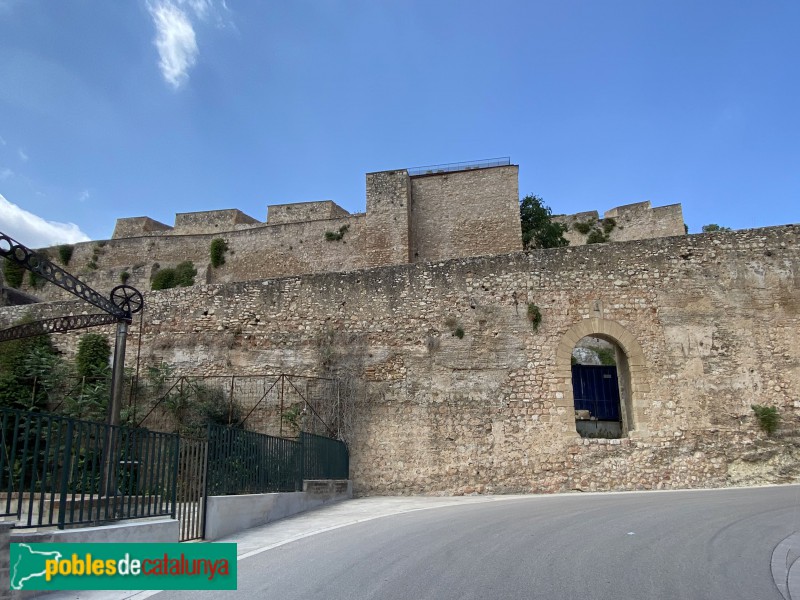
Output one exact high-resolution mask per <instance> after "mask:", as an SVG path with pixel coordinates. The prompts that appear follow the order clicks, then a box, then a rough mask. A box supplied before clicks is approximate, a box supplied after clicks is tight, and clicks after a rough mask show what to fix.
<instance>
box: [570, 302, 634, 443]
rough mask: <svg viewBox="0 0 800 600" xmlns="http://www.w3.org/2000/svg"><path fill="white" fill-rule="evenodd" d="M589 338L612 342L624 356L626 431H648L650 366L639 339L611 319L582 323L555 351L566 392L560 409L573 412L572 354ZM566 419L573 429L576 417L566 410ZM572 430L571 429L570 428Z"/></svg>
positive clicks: (584, 321)
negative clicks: (645, 397) (648, 374)
mask: <svg viewBox="0 0 800 600" xmlns="http://www.w3.org/2000/svg"><path fill="white" fill-rule="evenodd" d="M587 335H591V336H594V337H599V338H603V339H606V340H608V341H610V342H613V343H614V344H616V345H617V346H619V348H620V349H621V350H622V352H623V353H624V354H625V358H626V361H627V364H626V365H624V369H625V370H626V372H625V373H624V374H623V373H620V377H626V378H627V379H628V381H627V382H626V384H627V386H628V388H629V389H628V391H627V393H628V394H629V399H628V400H627V405H626V406H625V407H624V408H623V410H624V411H626V413H627V414H626V419H627V430H628V432H630V431H639V432H644V431H647V429H648V427H647V423H646V422H645V415H644V408H645V399H644V393H645V392H646V391H648V390H649V386H648V383H647V369H646V366H647V362H646V360H645V356H644V352H643V351H642V347H641V345H640V344H639V342H637V341H636V338H635V337H633V335H632V334H631V333H630V332H629V331H628V330H627V329H625V328H624V327H623V326H622V325H620V324H619V323H617V322H616V321H610V320H608V319H598V318H593V319H583V320H581V321H578V322H577V323H575V324H574V325H572V327H570V328H569V329H568V330H567V331H566V332H565V333H564V335H562V336H561V341H560V342H559V344H558V348H557V350H556V375H557V377H558V378H559V379H560V380H561V381H560V386H559V387H560V388H561V389H563V390H564V393H563V399H562V401H561V403H560V404H561V405H562V406H564V407H566V408H568V409H571V408H573V407H574V405H575V404H574V397H573V395H572V350H573V348H575V345H576V344H577V343H578V342H579V341H580V340H581V339H582V338H584V337H586V336H587ZM566 414H567V417H566V418H567V419H568V420H570V421H571V423H570V425H571V426H572V427H574V415H573V413H572V411H571V410H567V412H566ZM567 429H568V430H569V428H567Z"/></svg>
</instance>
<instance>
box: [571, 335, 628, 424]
mask: <svg viewBox="0 0 800 600" xmlns="http://www.w3.org/2000/svg"><path fill="white" fill-rule="evenodd" d="M620 363H621V364H620ZM626 364H627V363H626V361H625V360H624V353H623V352H622V350H621V349H620V348H619V346H617V344H615V343H614V342H611V341H608V340H605V339H602V338H600V337H594V336H586V337H584V338H582V339H581V340H580V341H579V342H578V343H577V344H576V345H575V348H573V350H572V395H573V401H574V406H575V429H576V430H577V432H578V434H580V436H581V437H586V438H606V439H616V438H620V437H622V435H623V433H624V432H625V426H624V419H623V414H624V410H623V409H624V403H623V402H622V396H623V388H624V386H621V385H620V381H624V380H625V378H624V377H622V376H620V373H619V371H618V369H619V368H620V367H624V366H625V365H626Z"/></svg>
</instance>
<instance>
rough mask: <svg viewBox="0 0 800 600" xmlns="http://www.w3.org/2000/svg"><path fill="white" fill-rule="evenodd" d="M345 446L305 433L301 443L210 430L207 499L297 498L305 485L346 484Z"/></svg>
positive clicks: (241, 431) (225, 429)
mask: <svg viewBox="0 0 800 600" xmlns="http://www.w3.org/2000/svg"><path fill="white" fill-rule="evenodd" d="M348 470H349V457H348V454H347V446H346V445H345V444H344V442H341V441H338V440H333V439H330V438H326V437H322V436H318V435H313V434H309V433H303V434H301V436H300V440H299V441H294V440H287V439H284V438H278V437H273V436H270V435H264V434H261V433H254V432H252V431H245V430H244V429H236V428H232V427H220V426H216V425H210V426H209V428H208V484H207V485H208V495H209V496H216V495H231V494H260V493H265V492H294V491H300V490H302V489H303V480H304V479H347V477H348Z"/></svg>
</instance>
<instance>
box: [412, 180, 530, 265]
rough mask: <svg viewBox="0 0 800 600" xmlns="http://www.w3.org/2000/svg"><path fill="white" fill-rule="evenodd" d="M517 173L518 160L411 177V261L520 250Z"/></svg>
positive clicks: (520, 235)
mask: <svg viewBox="0 0 800 600" xmlns="http://www.w3.org/2000/svg"><path fill="white" fill-rule="evenodd" d="M518 177H519V167H517V166H516V165H510V166H505V167H493V168H489V169H474V170H467V171H456V172H452V173H444V174H432V175H419V176H416V177H412V178H411V196H412V204H411V236H412V248H411V259H412V261H413V262H426V261H437V260H446V259H449V258H460V257H463V256H481V255H484V254H500V253H505V252H517V251H519V250H521V249H522V234H521V230H520V225H519V184H518Z"/></svg>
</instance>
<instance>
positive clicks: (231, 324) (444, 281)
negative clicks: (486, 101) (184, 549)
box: [0, 226, 800, 494]
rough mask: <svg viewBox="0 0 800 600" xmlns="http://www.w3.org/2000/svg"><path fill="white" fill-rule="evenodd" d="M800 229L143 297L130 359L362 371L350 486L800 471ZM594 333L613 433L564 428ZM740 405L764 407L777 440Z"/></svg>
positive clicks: (659, 481)
mask: <svg viewBox="0 0 800 600" xmlns="http://www.w3.org/2000/svg"><path fill="white" fill-rule="evenodd" d="M798 242H800V227H798V226H784V227H773V228H767V229H757V230H748V231H739V232H732V233H715V234H703V235H690V236H680V237H670V238H663V239H655V240H645V241H637V242H627V243H620V244H601V245H590V246H582V247H574V248H573V247H568V248H562V249H552V250H539V251H533V252H530V253H515V254H507V255H498V256H492V257H483V258H465V259H455V260H449V261H441V262H436V263H426V264H409V265H399V266H392V267H382V268H374V269H366V270H356V271H352V272H348V273H320V274H314V275H308V276H303V277H289V278H283V279H268V280H264V281H251V282H246V283H231V284H223V285H201V286H196V287H194V288H182V289H174V290H167V291H163V292H150V293H147V294H146V301H147V309H146V311H145V313H144V328H143V331H142V336H141V343H142V345H141V354H142V359H143V361H153V362H158V361H161V360H164V361H165V362H167V363H170V364H173V365H175V366H176V367H177V369H178V370H179V372H185V373H195V374H225V373H240V374H242V373H260V372H264V366H265V365H270V366H272V367H275V368H278V369H280V370H281V371H283V372H292V373H297V374H308V375H313V374H322V373H331V372H333V373H337V372H338V373H340V374H341V373H343V372H349V373H351V374H357V375H358V376H359V377H361V378H362V379H363V380H364V381H365V382H366V383H365V393H366V399H365V401H364V402H362V403H360V404H359V405H358V407H357V408H358V410H357V411H356V412H355V414H354V422H353V428H352V432H351V433H350V434H349V442H350V447H351V455H352V463H351V464H352V473H351V475H352V478H353V480H354V486H355V490H356V493H358V494H379V493H380V494H410V493H472V492H478V493H489V492H494V493H502V492H556V491H564V490H572V489H581V490H607V489H655V488H674V487H700V486H725V485H731V484H740V483H754V482H783V481H790V480H791V481H795V480H796V478H797V477H798V475H799V474H800V468H799V467H798V464H800V463H798V460H797V459H798V458H800V452H798V446H797V443H796V439H795V438H794V437H793V434H792V432H793V431H794V429H795V428H796V426H797V424H798V420H799V417H800V415H799V414H798V411H800V357H798V353H797V348H796V340H797V339H798V336H800V244H798ZM529 304H535V305H536V306H537V307H538V308H539V309H540V312H541V315H542V321H541V324H540V325H539V327H538V330H534V328H533V326H532V324H531V322H530V321H529V320H528V316H527V315H528V305H529ZM76 310H77V311H83V310H85V307H81V306H78V304H77V303H63V304H46V305H39V306H35V307H11V308H5V309H2V310H0V323H2V324H4V325H7V324H9V323H10V322H12V321H13V320H14V319H16V318H19V317H20V316H21V315H22V314H24V313H25V312H27V311H34V312H35V313H37V314H43V315H51V314H63V313H64V312H65V311H76ZM458 329H460V330H461V331H462V332H463V337H458V336H457V335H454V334H455V333H456V332H457V330H458ZM589 334H594V335H596V336H598V337H601V338H603V339H606V340H609V341H612V342H613V343H615V344H616V345H617V346H619V347H620V348H621V349H622V352H621V356H622V357H623V358H624V360H623V363H624V364H623V365H622V366H621V369H624V373H623V377H622V379H623V387H625V388H626V390H627V395H626V399H625V400H624V405H625V406H624V407H623V410H624V412H625V421H626V423H625V427H626V434H625V435H624V436H623V438H622V439H588V438H581V437H579V436H578V435H577V433H576V429H575V422H574V411H573V405H572V402H573V400H572V389H571V376H570V357H571V351H572V348H573V347H574V345H575V344H576V343H577V342H578V340H580V339H581V338H582V337H583V336H584V335H589ZM138 336H139V326H138V321H135V322H134V326H133V327H132V330H131V337H130V339H131V340H137V343H138V339H139V338H138ZM75 339H77V335H67V336H58V337H57V343H58V344H60V345H61V346H62V347H64V348H65V349H66V350H67V351H70V349H71V348H73V347H74V340H75ZM129 356H130V354H129ZM751 404H765V405H771V406H775V407H777V408H778V410H779V413H780V415H781V417H782V423H783V425H782V434H781V435H779V436H778V437H776V438H770V439H768V438H766V436H765V434H764V433H763V432H761V431H760V430H759V428H758V426H757V423H756V421H755V419H754V417H753V413H752V410H751V408H750V406H751Z"/></svg>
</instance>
